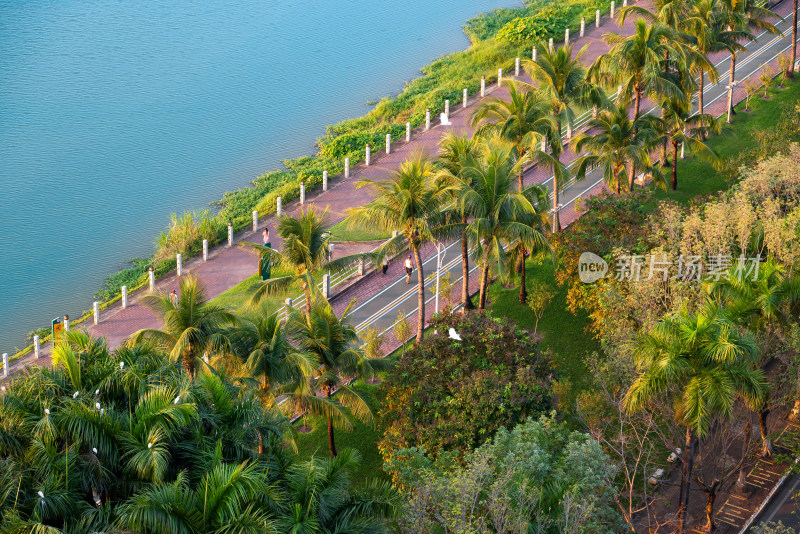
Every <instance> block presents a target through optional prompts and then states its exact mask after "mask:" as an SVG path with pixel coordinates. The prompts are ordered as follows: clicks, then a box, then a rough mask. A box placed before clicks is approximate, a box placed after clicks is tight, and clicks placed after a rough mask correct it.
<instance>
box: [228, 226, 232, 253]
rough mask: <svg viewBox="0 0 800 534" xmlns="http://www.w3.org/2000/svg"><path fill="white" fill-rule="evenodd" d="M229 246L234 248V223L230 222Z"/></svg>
mask: <svg viewBox="0 0 800 534" xmlns="http://www.w3.org/2000/svg"><path fill="white" fill-rule="evenodd" d="M228 246H229V247H232V246H233V223H232V222H231V221H228Z"/></svg>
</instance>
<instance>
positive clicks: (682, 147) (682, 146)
mask: <svg viewBox="0 0 800 534" xmlns="http://www.w3.org/2000/svg"><path fill="white" fill-rule="evenodd" d="M685 144H686V143H681V159H683V149H684V145H685Z"/></svg>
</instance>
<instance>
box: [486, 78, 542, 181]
mask: <svg viewBox="0 0 800 534" xmlns="http://www.w3.org/2000/svg"><path fill="white" fill-rule="evenodd" d="M529 89H530V88H529ZM508 96H509V98H508V99H507V100H506V99H503V98H490V99H487V100H484V101H483V102H481V104H480V105H479V106H478V107H477V108H476V109H475V111H473V112H472V125H473V126H478V125H479V124H480V127H479V128H478V131H477V134H478V135H481V136H484V137H485V136H487V135H488V136H492V135H494V136H498V137H502V138H503V139H506V140H507V141H508V142H510V143H511V144H512V146H513V147H514V152H515V156H516V158H517V160H519V161H522V160H524V159H525V156H526V154H527V152H528V149H529V147H531V146H533V145H535V144H536V143H537V142H538V140H539V139H541V137H542V136H543V135H546V134H547V132H548V131H549V130H550V129H551V128H552V127H553V119H552V118H551V117H549V116H548V113H547V106H548V102H547V100H545V97H544V94H542V93H541V92H539V91H532V90H524V89H523V85H522V84H521V83H519V82H516V81H515V82H512V83H511V84H509V86H508ZM553 107H554V109H555V108H557V106H555V105H554V106H553ZM523 170H524V167H523V166H522V165H520V166H519V168H518V171H517V187H518V190H519V191H522V190H523V189H524V186H523V184H522V174H523Z"/></svg>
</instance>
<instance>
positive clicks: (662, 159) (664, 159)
mask: <svg viewBox="0 0 800 534" xmlns="http://www.w3.org/2000/svg"><path fill="white" fill-rule="evenodd" d="M666 113H667V110H666V109H664V108H661V120H662V121H663V120H664V115H666ZM668 143H669V140H668V139H667V136H666V135H665V136H664V141H662V143H661V157H660V158H659V159H660V163H661V166H662V167H666V166H667V165H669V161H668V160H667V144H668Z"/></svg>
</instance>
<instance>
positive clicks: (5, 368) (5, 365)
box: [3, 352, 8, 376]
mask: <svg viewBox="0 0 800 534" xmlns="http://www.w3.org/2000/svg"><path fill="white" fill-rule="evenodd" d="M3 376H8V353H7V352H4V353H3Z"/></svg>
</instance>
